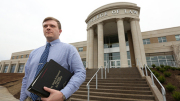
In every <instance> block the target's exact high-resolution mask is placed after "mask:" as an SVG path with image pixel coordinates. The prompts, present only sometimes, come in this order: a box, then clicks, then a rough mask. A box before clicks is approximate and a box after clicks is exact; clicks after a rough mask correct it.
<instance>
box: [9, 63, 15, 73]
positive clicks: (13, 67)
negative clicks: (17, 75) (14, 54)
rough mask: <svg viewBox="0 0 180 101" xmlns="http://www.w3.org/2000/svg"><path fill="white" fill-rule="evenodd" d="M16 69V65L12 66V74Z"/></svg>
mask: <svg viewBox="0 0 180 101" xmlns="http://www.w3.org/2000/svg"><path fill="white" fill-rule="evenodd" d="M15 67H16V65H15V64H12V65H11V71H10V73H14V70H15Z"/></svg>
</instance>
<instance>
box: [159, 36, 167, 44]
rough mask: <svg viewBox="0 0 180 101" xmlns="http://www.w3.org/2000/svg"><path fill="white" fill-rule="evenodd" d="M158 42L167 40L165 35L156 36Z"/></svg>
mask: <svg viewBox="0 0 180 101" xmlns="http://www.w3.org/2000/svg"><path fill="white" fill-rule="evenodd" d="M158 42H159V43H162V42H167V40H166V37H165V36H164V37H158Z"/></svg>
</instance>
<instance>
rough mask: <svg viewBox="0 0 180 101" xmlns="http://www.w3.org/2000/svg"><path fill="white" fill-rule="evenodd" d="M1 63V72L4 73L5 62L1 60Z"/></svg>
mask: <svg viewBox="0 0 180 101" xmlns="http://www.w3.org/2000/svg"><path fill="white" fill-rule="evenodd" d="M1 64H2V65H1V70H0V73H3V70H4V64H5V62H3V63H2V62H1Z"/></svg>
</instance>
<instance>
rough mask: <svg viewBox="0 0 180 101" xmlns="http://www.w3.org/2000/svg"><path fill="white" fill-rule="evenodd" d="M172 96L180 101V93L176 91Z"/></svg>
mask: <svg viewBox="0 0 180 101" xmlns="http://www.w3.org/2000/svg"><path fill="white" fill-rule="evenodd" d="M172 96H173V98H174V99H175V100H177V101H180V92H178V91H174V92H173V95H172Z"/></svg>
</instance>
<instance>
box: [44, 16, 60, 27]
mask: <svg viewBox="0 0 180 101" xmlns="http://www.w3.org/2000/svg"><path fill="white" fill-rule="evenodd" d="M48 20H54V21H56V22H57V24H58V28H59V29H61V23H60V21H59V20H58V19H56V18H53V17H46V18H45V19H44V20H43V23H44V22H46V21H48Z"/></svg>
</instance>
